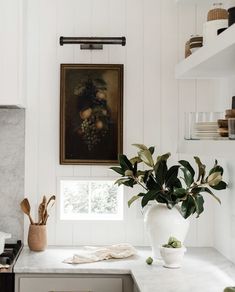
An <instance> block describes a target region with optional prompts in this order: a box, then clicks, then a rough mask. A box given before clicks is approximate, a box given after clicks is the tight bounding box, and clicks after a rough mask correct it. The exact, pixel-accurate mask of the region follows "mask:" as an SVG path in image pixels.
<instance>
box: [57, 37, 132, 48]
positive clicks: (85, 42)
mask: <svg viewBox="0 0 235 292" xmlns="http://www.w3.org/2000/svg"><path fill="white" fill-rule="evenodd" d="M67 44H80V49H81V50H102V49H103V45H121V46H125V45H126V38H125V37H63V36H61V37H60V45H61V46H63V45H67Z"/></svg>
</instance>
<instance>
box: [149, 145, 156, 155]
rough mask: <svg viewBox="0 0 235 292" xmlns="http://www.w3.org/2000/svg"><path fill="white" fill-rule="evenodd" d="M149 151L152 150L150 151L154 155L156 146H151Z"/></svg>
mask: <svg viewBox="0 0 235 292" xmlns="http://www.w3.org/2000/svg"><path fill="white" fill-rule="evenodd" d="M149 151H150V153H151V154H152V155H153V153H154V151H155V147H154V146H152V147H149Z"/></svg>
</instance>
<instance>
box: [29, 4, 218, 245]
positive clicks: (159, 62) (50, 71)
mask: <svg viewBox="0 0 235 292" xmlns="http://www.w3.org/2000/svg"><path fill="white" fill-rule="evenodd" d="M27 5H28V9H27V20H28V21H27V100H28V104H27V111H26V179H25V184H26V186H25V189H26V196H28V197H30V201H31V202H32V206H33V211H36V205H37V204H38V202H39V201H40V199H41V196H42V194H48V193H49V194H50V193H56V194H57V195H59V194H58V185H57V184H58V179H59V178H60V177H76V178H77V177H84V176H86V177H106V176H108V177H110V176H113V173H111V172H110V171H109V170H108V167H104V166H61V165H59V74H60V72H59V65H60V63H123V64H124V65H125V74H124V79H125V80H124V83H125V87H124V152H125V153H127V154H128V155H132V154H134V151H135V149H134V148H133V147H131V146H130V145H131V144H132V143H134V142H144V143H146V144H149V145H156V146H157V151H159V152H160V151H164V152H167V151H171V152H172V154H173V161H176V160H177V159H179V158H182V157H183V156H179V155H178V154H177V151H178V144H179V141H180V139H181V138H182V135H183V122H182V121H183V112H184V111H185V110H186V111H187V110H196V109H198V110H199V109H203V110H207V109H209V110H212V108H211V100H212V96H213V90H212V88H213V87H212V83H210V82H205V81H202V82H195V81H180V82H178V81H176V80H175V78H174V66H175V64H176V63H177V61H178V60H179V59H181V58H182V57H183V53H184V43H185V41H186V39H188V37H189V36H190V35H191V34H192V33H195V32H196V31H197V30H199V32H200V30H201V22H202V18H204V16H205V11H206V9H207V7H206V6H205V5H204V4H202V5H201V6H200V7H196V6H192V5H187V4H185V5H177V4H176V2H175V1H174V0H119V1H116V0H50V1H48V0H28V1H27ZM199 28H200V29H199ZM61 35H63V36H122V35H124V36H126V37H127V46H126V47H121V46H112V47H108V46H106V47H104V50H103V51H93V52H91V51H81V50H80V49H79V46H69V45H66V46H63V47H60V46H59V37H60V36H61ZM205 98H206V101H205ZM185 158H188V157H185ZM131 194H133V191H132V190H129V189H126V190H125V200H126V201H127V199H128V197H129V196H130V195H131ZM209 203H211V201H209ZM57 211H58V207H57V208H56V210H55V211H54V213H53V214H52V216H51V218H50V220H49V226H48V234H49V243H50V244H58V245H63V244H66V245H78V244H109V243H115V242H123V241H126V242H130V243H132V244H135V245H145V244H148V240H147V238H146V234H145V231H144V224H143V216H142V214H141V211H140V208H139V207H138V204H136V205H135V207H133V208H131V209H128V210H127V207H126V204H125V209H124V216H125V220H124V221H123V222H102V221H101V222H81V221H79V222H61V221H59V219H58V212H57ZM205 222H206V223H207V225H206V226H205ZM213 226H214V225H213V205H212V204H208V209H207V211H206V212H205V213H204V214H203V216H202V217H201V219H199V220H197V221H196V220H192V225H191V229H190V232H189V236H188V241H187V243H188V244H189V245H193V246H197V245H204V246H205V245H206V246H207V245H209V246H210V245H213V230H214V228H213ZM27 227H28V222H27V221H26V222H25V238H27Z"/></svg>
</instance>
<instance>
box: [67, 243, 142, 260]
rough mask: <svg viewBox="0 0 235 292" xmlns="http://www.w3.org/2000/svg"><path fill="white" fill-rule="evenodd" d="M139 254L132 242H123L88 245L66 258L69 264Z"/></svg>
mask: <svg viewBox="0 0 235 292" xmlns="http://www.w3.org/2000/svg"><path fill="white" fill-rule="evenodd" d="M135 254H137V250H136V249H135V248H134V247H133V246H132V245H130V244H127V243H122V244H115V245H110V246H104V247H92V246H86V247H84V249H83V250H81V251H79V253H77V254H74V255H73V257H71V258H68V259H65V260H64V261H63V262H64V263H67V264H85V263H92V262H98V261H103V260H109V259H123V258H128V257H131V256H133V255H135Z"/></svg>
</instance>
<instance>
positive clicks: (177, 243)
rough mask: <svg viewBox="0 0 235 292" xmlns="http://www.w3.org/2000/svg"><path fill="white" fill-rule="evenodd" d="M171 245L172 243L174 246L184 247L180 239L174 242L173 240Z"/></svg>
mask: <svg viewBox="0 0 235 292" xmlns="http://www.w3.org/2000/svg"><path fill="white" fill-rule="evenodd" d="M171 245H172V247H173V248H181V247H182V245H181V242H180V241H174V242H172V244H171Z"/></svg>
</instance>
